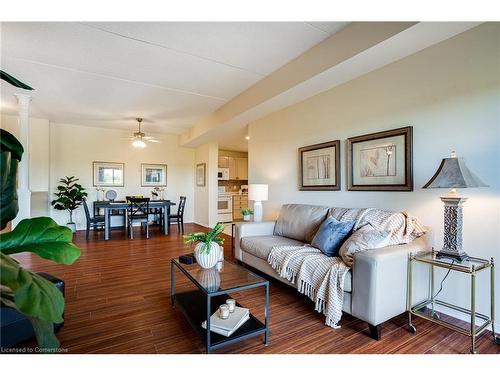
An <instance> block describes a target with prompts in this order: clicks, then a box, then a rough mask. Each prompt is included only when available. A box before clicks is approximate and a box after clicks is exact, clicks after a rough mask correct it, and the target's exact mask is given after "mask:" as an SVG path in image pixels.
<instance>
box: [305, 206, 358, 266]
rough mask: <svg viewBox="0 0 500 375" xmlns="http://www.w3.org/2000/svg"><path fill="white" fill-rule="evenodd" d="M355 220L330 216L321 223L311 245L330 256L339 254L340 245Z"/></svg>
mask: <svg viewBox="0 0 500 375" xmlns="http://www.w3.org/2000/svg"><path fill="white" fill-rule="evenodd" d="M353 226H354V221H338V220H337V219H335V218H334V217H333V216H329V217H327V218H326V219H325V221H323V223H321V225H320V227H319V229H318V231H317V232H316V235H315V236H314V238H313V239H312V241H311V246H312V247H315V248H316V249H319V250H321V251H322V252H323V253H324V254H325V255H327V256H329V257H333V256H337V255H338V251H339V249H340V246H341V245H342V243H343V242H344V240H345V239H346V238H347V236H348V235H349V234H350V233H351V231H352V227H353Z"/></svg>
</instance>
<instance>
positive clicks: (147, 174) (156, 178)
mask: <svg viewBox="0 0 500 375" xmlns="http://www.w3.org/2000/svg"><path fill="white" fill-rule="evenodd" d="M141 175H142V179H141V186H167V165H166V164H141Z"/></svg>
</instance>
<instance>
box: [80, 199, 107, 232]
mask: <svg viewBox="0 0 500 375" xmlns="http://www.w3.org/2000/svg"><path fill="white" fill-rule="evenodd" d="M83 208H84V210H85V217H86V219H87V233H86V238H87V240H88V239H89V237H90V227H93V229H94V230H95V229H97V228H98V227H101V228H102V227H104V215H95V214H94V217H91V216H90V211H89V206H88V205H87V200H86V199H83Z"/></svg>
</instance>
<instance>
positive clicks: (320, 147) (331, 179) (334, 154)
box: [299, 140, 340, 190]
mask: <svg viewBox="0 0 500 375" xmlns="http://www.w3.org/2000/svg"><path fill="white" fill-rule="evenodd" d="M299 169H300V173H299V178H300V181H299V189H300V190H340V141H339V140H336V141H331V142H325V143H319V144H316V145H312V146H306V147H301V148H299Z"/></svg>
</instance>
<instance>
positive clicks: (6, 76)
mask: <svg viewBox="0 0 500 375" xmlns="http://www.w3.org/2000/svg"><path fill="white" fill-rule="evenodd" d="M0 78H1V79H3V80H4V81H5V82H9V83H10V84H11V85H12V86H15V87H19V88H20V89H25V90H33V88H32V87H30V86H28V85H27V84H26V83H23V82H21V81H19V80H18V79H17V78H14V77H12V76H11V75H10V74H7V73H6V72H4V71H3V70H0Z"/></svg>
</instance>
